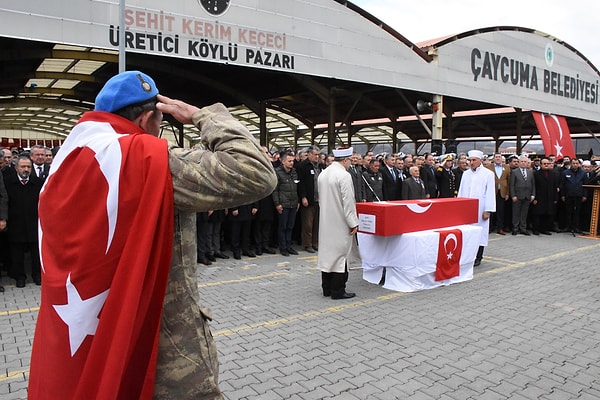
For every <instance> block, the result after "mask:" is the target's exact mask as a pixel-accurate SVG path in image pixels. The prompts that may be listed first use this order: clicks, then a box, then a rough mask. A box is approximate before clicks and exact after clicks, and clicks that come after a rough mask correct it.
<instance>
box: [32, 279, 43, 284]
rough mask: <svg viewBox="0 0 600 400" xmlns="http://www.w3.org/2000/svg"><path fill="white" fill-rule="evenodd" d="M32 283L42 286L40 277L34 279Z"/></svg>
mask: <svg viewBox="0 0 600 400" xmlns="http://www.w3.org/2000/svg"><path fill="white" fill-rule="evenodd" d="M33 283H35V284H36V285H37V286H42V280H41V279H40V278H37V279H34V280H33Z"/></svg>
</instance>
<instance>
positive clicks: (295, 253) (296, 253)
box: [287, 247, 298, 256]
mask: <svg viewBox="0 0 600 400" xmlns="http://www.w3.org/2000/svg"><path fill="white" fill-rule="evenodd" d="M287 252H288V253H290V254H293V255H295V256H297V255H298V252H297V251H296V250H294V249H293V248H291V247H290V248H289V249H287Z"/></svg>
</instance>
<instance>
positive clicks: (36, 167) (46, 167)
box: [30, 145, 50, 182]
mask: <svg viewBox="0 0 600 400" xmlns="http://www.w3.org/2000/svg"><path fill="white" fill-rule="evenodd" d="M30 157H31V161H33V170H32V172H31V173H32V174H33V175H35V176H37V177H38V178H40V180H41V181H42V182H43V181H45V180H46V177H47V176H48V172H49V171H50V164H46V148H45V147H44V146H40V145H35V146H31V154H30Z"/></svg>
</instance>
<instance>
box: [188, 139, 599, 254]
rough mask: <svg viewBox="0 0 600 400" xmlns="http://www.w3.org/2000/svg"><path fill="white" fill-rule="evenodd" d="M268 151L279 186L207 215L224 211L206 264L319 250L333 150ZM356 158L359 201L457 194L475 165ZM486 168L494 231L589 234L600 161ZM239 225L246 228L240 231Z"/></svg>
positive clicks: (504, 159) (488, 161)
mask: <svg viewBox="0 0 600 400" xmlns="http://www.w3.org/2000/svg"><path fill="white" fill-rule="evenodd" d="M263 151H264V152H265V154H266V155H267V156H268V157H269V158H270V160H271V162H272V163H273V166H274V167H275V170H276V173H277V178H278V184H277V187H276V189H275V191H274V192H273V193H272V194H271V195H269V196H268V197H267V198H265V199H263V200H262V201H260V202H256V203H253V204H250V205H245V206H242V207H240V208H239V209H233V210H215V211H212V212H209V213H208V214H207V215H206V216H203V217H202V218H203V219H207V218H208V223H207V224H208V225H209V226H210V225H211V224H213V223H212V222H211V218H213V216H214V215H215V213H217V214H218V215H219V217H218V220H219V221H220V222H218V223H217V224H218V225H219V228H218V229H217V230H210V232H212V234H211V235H209V237H207V236H206V234H205V233H204V232H206V230H199V231H198V232H199V233H198V235H199V237H198V242H199V243H201V242H206V243H212V244H213V245H212V247H210V245H209V246H208V247H207V249H208V250H206V251H204V252H203V250H202V248H203V247H202V246H201V247H199V252H198V262H200V263H204V264H207V265H208V264H211V262H213V261H215V260H216V259H217V258H229V256H228V255H227V254H226V253H227V251H226V249H227V248H229V249H230V250H231V252H232V254H233V257H234V258H236V259H241V257H242V256H248V257H255V256H256V255H261V254H263V253H269V254H274V253H276V251H277V248H278V249H279V252H280V253H281V255H283V256H289V255H290V254H297V250H301V251H306V252H308V253H315V252H316V251H317V250H318V247H319V237H318V231H319V229H318V223H319V222H318V221H319V213H320V207H319V192H318V187H317V179H318V177H319V175H320V174H321V172H322V171H324V170H325V169H326V168H327V167H328V166H329V165H331V163H332V162H333V159H334V157H333V154H327V153H326V152H324V151H322V150H320V149H319V148H318V147H317V146H314V145H313V146H309V147H306V148H302V149H299V150H297V151H295V150H294V149H292V148H287V149H285V150H283V151H273V152H271V151H269V150H268V149H267V148H266V147H263ZM350 160H351V164H350V166H349V168H348V172H349V173H350V176H351V177H352V182H353V187H354V196H355V201H356V202H357V203H359V202H371V201H390V200H415V199H428V198H452V197H457V196H458V192H459V188H460V184H461V178H462V176H463V173H464V172H465V171H467V170H469V168H470V166H471V161H470V160H469V157H468V155H467V154H466V153H460V154H457V155H456V154H444V155H441V156H435V155H433V154H429V153H425V154H423V155H416V154H404V153H395V154H394V153H380V154H374V153H373V152H371V151H369V152H367V153H366V154H364V155H362V154H359V153H357V152H354V153H353V154H352V156H351V157H350ZM599 160H600V158H599ZM598 163H599V164H600V161H598ZM481 165H482V166H483V167H484V168H487V169H488V170H490V171H492V172H494V175H495V186H496V211H495V212H494V213H491V216H490V223H489V226H490V231H493V232H497V233H498V234H500V235H504V234H506V233H509V234H510V233H512V234H514V235H517V234H524V235H530V234H532V233H533V234H535V235H539V234H550V233H551V232H567V231H568V232H573V233H582V232H586V231H589V222H590V212H591V191H590V190H588V189H585V188H584V187H583V185H586V184H599V183H600V166H599V165H597V164H596V160H579V159H573V160H571V158H570V157H564V158H562V159H559V160H556V157H555V156H552V155H551V156H548V157H540V156H537V155H529V156H528V155H520V156H517V155H503V154H501V153H496V154H494V155H485V154H483V156H482V159H481ZM240 210H241V211H240ZM221 221H222V224H221ZM238 223H241V224H243V225H244V226H245V228H243V229H239V228H238ZM215 233H216V234H217V236H215ZM240 235H241V237H240ZM294 245H295V247H294Z"/></svg>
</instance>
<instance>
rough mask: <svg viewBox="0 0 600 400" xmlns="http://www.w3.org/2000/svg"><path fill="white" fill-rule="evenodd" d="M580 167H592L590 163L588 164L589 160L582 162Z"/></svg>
mask: <svg viewBox="0 0 600 400" xmlns="http://www.w3.org/2000/svg"><path fill="white" fill-rule="evenodd" d="M581 165H583V166H584V167H588V166H591V165H592V163H591V162H590V160H584V161H583V162H582V163H581Z"/></svg>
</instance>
